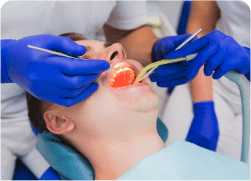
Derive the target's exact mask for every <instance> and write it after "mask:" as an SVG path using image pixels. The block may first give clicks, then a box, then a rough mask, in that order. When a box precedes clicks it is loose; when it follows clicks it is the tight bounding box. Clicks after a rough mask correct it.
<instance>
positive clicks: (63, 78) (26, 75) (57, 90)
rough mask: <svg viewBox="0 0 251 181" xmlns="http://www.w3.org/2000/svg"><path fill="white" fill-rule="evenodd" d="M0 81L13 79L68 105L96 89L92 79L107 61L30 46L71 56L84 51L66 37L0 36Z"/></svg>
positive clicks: (46, 98) (34, 92) (35, 93)
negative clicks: (8, 38) (42, 50)
mask: <svg viewBox="0 0 251 181" xmlns="http://www.w3.org/2000/svg"><path fill="white" fill-rule="evenodd" d="M1 45H2V47H1V50H2V54H1V63H2V65H1V70H2V71H1V78H2V80H1V82H2V83H12V82H14V83H16V84H18V85H19V86H20V87H22V88H23V89H24V90H26V91H27V92H29V93H30V94H32V95H33V96H35V97H36V98H38V99H41V100H44V101H48V102H53V103H56V104H60V105H63V106H67V107H68V106H72V105H74V104H76V103H79V102H80V101H82V100H84V99H86V98H88V97H89V96H90V95H91V94H92V93H93V92H94V91H96V90H97V88H98V84H97V83H94V82H93V81H94V80H95V79H97V78H98V77H99V75H100V74H101V73H102V72H103V71H105V70H107V69H108V68H109V67H110V65H109V63H108V62H106V61H104V60H81V59H72V58H66V57H59V56H56V55H51V54H49V53H45V52H41V51H38V50H34V49H30V48H28V47H27V45H34V46H38V47H41V48H46V49H50V50H54V51H59V52H62V53H65V54H68V55H71V56H81V55H83V54H84V53H85V51H86V49H85V47H84V46H81V45H78V44H77V43H75V42H74V41H72V40H71V39H70V38H67V37H59V36H53V35H36V36H29V37H25V38H22V39H20V40H1Z"/></svg>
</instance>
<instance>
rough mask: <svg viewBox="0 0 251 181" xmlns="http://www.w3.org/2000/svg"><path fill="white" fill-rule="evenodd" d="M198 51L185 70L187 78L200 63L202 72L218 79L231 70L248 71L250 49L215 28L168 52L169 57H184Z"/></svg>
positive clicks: (244, 72)
mask: <svg viewBox="0 0 251 181" xmlns="http://www.w3.org/2000/svg"><path fill="white" fill-rule="evenodd" d="M195 52H198V55H197V56H196V57H195V58H194V60H193V61H192V62H191V63H190V65H189V68H188V70H187V72H186V77H187V78H188V79H190V78H192V77H194V76H196V74H197V73H198V71H199V69H200V68H201V66H202V65H204V64H205V66H204V73H205V75H206V76H210V75H211V74H212V73H213V71H215V72H214V74H213V78H214V79H219V78H221V77H222V76H223V75H225V74H226V73H227V72H229V71H231V70H237V71H238V72H240V73H242V74H249V73H250V49H249V48H247V47H243V46H241V45H239V44H238V43H237V42H236V41H235V40H234V39H233V38H232V37H230V36H227V35H225V34H223V33H222V32H220V31H218V30H215V31H213V32H211V33H209V34H207V35H205V36H203V37H202V38H200V39H199V40H197V41H195V42H192V43H190V44H187V45H185V46H184V47H182V48H181V49H179V50H177V51H174V52H171V53H169V54H168V56H169V57H170V58H178V57H184V56H186V55H189V54H192V53H195Z"/></svg>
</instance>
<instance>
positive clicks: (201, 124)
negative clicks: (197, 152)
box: [186, 101, 219, 151]
mask: <svg viewBox="0 0 251 181" xmlns="http://www.w3.org/2000/svg"><path fill="white" fill-rule="evenodd" d="M193 109H194V118H193V121H192V123H191V127H190V129H189V132H188V135H187V138H186V141H189V142H191V143H194V144H196V145H198V146H201V147H203V148H207V149H209V150H212V151H215V150H216V148H217V142H218V138H219V127H218V121H217V117H216V114H215V111H214V102H213V101H208V102H199V103H194V105H193Z"/></svg>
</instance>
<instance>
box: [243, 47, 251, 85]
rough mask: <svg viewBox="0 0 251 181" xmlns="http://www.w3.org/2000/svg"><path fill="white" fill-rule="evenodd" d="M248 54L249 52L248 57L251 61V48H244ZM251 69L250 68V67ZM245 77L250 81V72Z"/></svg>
mask: <svg viewBox="0 0 251 181" xmlns="http://www.w3.org/2000/svg"><path fill="white" fill-rule="evenodd" d="M244 48H245V49H246V50H247V52H248V57H249V61H250V48H247V47H244ZM249 68H250V67H249ZM245 76H246V77H247V79H248V80H249V81H250V72H249V73H248V74H245Z"/></svg>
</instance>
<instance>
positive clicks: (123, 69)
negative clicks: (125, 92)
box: [109, 62, 137, 89]
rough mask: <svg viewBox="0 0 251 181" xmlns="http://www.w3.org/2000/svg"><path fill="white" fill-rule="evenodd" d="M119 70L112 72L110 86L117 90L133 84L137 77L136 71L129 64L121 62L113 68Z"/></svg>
mask: <svg viewBox="0 0 251 181" xmlns="http://www.w3.org/2000/svg"><path fill="white" fill-rule="evenodd" d="M113 67H114V68H117V69H119V70H112V75H111V78H110V81H109V85H110V86H111V87H113V88H116V89H121V88H123V87H125V86H130V85H132V84H133V82H134V80H135V79H136V77H137V73H136V69H135V68H134V67H133V66H132V65H130V64H129V63H127V62H119V63H117V64H115V65H114V66H113Z"/></svg>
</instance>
